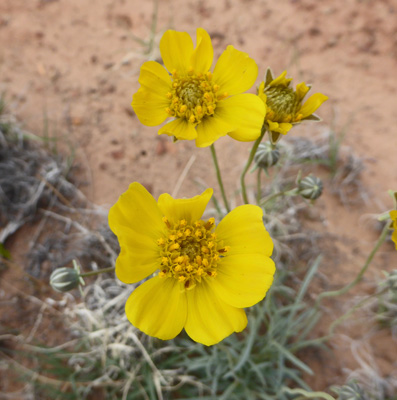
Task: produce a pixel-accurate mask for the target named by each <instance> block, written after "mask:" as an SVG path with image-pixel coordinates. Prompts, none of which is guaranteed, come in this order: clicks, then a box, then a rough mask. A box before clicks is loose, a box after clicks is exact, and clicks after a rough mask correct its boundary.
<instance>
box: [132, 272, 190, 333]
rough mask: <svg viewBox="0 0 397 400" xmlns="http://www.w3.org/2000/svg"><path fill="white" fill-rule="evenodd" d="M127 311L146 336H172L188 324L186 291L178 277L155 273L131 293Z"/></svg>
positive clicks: (133, 322) (133, 323)
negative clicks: (166, 276) (161, 275)
mask: <svg viewBox="0 0 397 400" xmlns="http://www.w3.org/2000/svg"><path fill="white" fill-rule="evenodd" d="M125 312H126V314H127V318H128V320H129V321H130V322H131V324H132V325H134V326H135V327H136V328H138V329H139V330H141V331H142V332H144V333H146V334H147V335H149V336H154V337H156V338H159V339H163V340H169V339H173V338H174V337H175V336H176V335H178V334H179V333H180V332H181V330H182V329H183V326H184V325H185V321H186V314H187V301H186V294H185V292H183V291H181V288H180V284H179V282H178V281H177V280H176V279H173V278H160V277H158V276H156V277H154V278H151V279H149V280H148V281H146V282H144V283H143V284H142V285H140V286H139V287H138V288H136V289H135V290H134V291H133V292H132V294H131V296H130V297H129V298H128V300H127V303H126V305H125Z"/></svg>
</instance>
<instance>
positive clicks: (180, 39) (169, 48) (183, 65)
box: [160, 30, 193, 73]
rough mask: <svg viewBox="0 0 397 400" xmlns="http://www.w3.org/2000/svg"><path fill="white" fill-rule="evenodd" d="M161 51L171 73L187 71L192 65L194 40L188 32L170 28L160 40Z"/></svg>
mask: <svg viewBox="0 0 397 400" xmlns="http://www.w3.org/2000/svg"><path fill="white" fill-rule="evenodd" d="M160 53H161V57H162V59H163V62H164V65H165V67H166V68H167V69H168V71H170V72H171V73H172V72H173V71H177V72H178V73H185V72H187V71H188V69H189V68H190V67H191V65H190V63H191V59H192V55H193V41H192V39H191V37H190V36H189V34H188V33H186V32H177V31H173V30H168V31H166V32H165V33H164V35H163V37H162V38H161V40H160Z"/></svg>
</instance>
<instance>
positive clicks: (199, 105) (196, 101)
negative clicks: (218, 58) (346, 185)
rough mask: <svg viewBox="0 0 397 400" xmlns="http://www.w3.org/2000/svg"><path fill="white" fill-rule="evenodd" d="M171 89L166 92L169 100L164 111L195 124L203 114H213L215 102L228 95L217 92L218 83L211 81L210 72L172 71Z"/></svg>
mask: <svg viewBox="0 0 397 400" xmlns="http://www.w3.org/2000/svg"><path fill="white" fill-rule="evenodd" d="M172 79H173V83H172V90H171V91H170V92H168V93H167V98H168V99H169V100H170V105H169V107H167V108H166V112H167V113H168V114H169V115H170V116H172V117H176V118H185V119H186V120H188V121H189V122H190V123H191V124H193V125H197V124H199V123H200V122H201V120H202V119H203V118H204V117H205V116H212V115H214V111H215V108H216V103H217V102H218V101H219V100H222V99H224V98H225V97H227V96H228V94H227V93H217V92H218V91H219V85H217V84H214V83H213V82H212V74H211V72H207V73H206V74H201V73H198V74H195V73H194V71H193V70H190V71H189V72H188V73H187V74H186V75H181V76H180V75H179V74H178V73H177V72H176V71H174V72H173V73H172Z"/></svg>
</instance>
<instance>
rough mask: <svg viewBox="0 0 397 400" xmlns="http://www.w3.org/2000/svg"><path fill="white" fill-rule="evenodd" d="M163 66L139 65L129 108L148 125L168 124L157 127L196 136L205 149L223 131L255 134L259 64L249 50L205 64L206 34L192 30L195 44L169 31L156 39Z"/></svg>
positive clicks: (245, 136)
mask: <svg viewBox="0 0 397 400" xmlns="http://www.w3.org/2000/svg"><path fill="white" fill-rule="evenodd" d="M160 52H161V56H162V59H163V62H164V66H165V68H167V70H168V72H167V70H166V69H165V68H164V67H163V66H162V65H160V64H159V63H157V62H155V61H147V62H145V63H144V64H143V65H142V67H141V72H140V76H139V83H140V84H141V87H140V88H139V90H138V91H137V92H136V93H135V94H134V96H133V99H132V107H133V109H134V111H135V112H136V114H137V116H138V118H139V120H140V121H141V122H142V123H143V124H144V125H147V126H156V125H160V124H161V123H163V122H164V121H165V120H166V119H167V118H169V117H172V118H173V120H172V121H171V122H168V123H167V124H166V125H164V126H163V127H162V128H161V129H160V130H159V132H158V133H159V135H161V134H166V135H169V136H174V137H175V138H176V139H180V140H182V139H185V140H192V139H195V140H196V145H197V146H198V147H206V146H209V145H211V144H212V143H214V142H215V141H216V140H217V139H218V138H220V137H221V136H224V135H226V134H228V135H229V136H231V137H232V138H233V139H236V140H239V141H252V140H255V139H257V138H258V137H259V135H260V131H261V127H262V124H263V119H264V117H265V107H264V106H263V104H262V102H260V101H258V100H259V99H258V98H257V96H255V95H253V94H241V93H243V92H245V91H246V90H248V89H249V88H251V86H252V85H253V84H254V82H255V80H256V77H257V75H258V67H257V65H256V63H255V61H254V60H253V59H252V58H250V57H249V56H248V54H246V53H243V52H241V51H239V50H236V49H235V48H234V47H233V46H228V47H227V49H226V50H225V51H224V52H223V53H222V54H221V56H220V57H219V59H218V61H217V63H216V65H215V68H214V71H213V72H211V71H210V68H211V65H212V61H213V55H214V51H213V48H212V43H211V39H210V36H209V35H208V33H207V32H206V31H205V30H204V29H202V28H198V29H197V45H196V47H195V48H193V41H192V39H191V37H190V36H189V35H188V34H187V33H186V32H176V31H173V30H168V31H166V32H165V33H164V35H163V37H162V38H161V41H160Z"/></svg>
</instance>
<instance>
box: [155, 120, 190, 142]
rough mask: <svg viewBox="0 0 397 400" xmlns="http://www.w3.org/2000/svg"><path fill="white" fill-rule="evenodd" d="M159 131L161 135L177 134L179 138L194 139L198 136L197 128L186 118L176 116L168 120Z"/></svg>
mask: <svg viewBox="0 0 397 400" xmlns="http://www.w3.org/2000/svg"><path fill="white" fill-rule="evenodd" d="M158 133H159V135H162V134H166V135H168V136H175V137H176V138H177V139H179V140H193V139H196V138H197V131H196V129H195V128H194V126H193V125H192V124H190V123H189V122H188V121H186V119H185V118H176V119H174V120H173V121H171V122H168V123H167V124H165V125H164V126H163V127H162V128H161V129H160V130H159V132H158Z"/></svg>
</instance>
